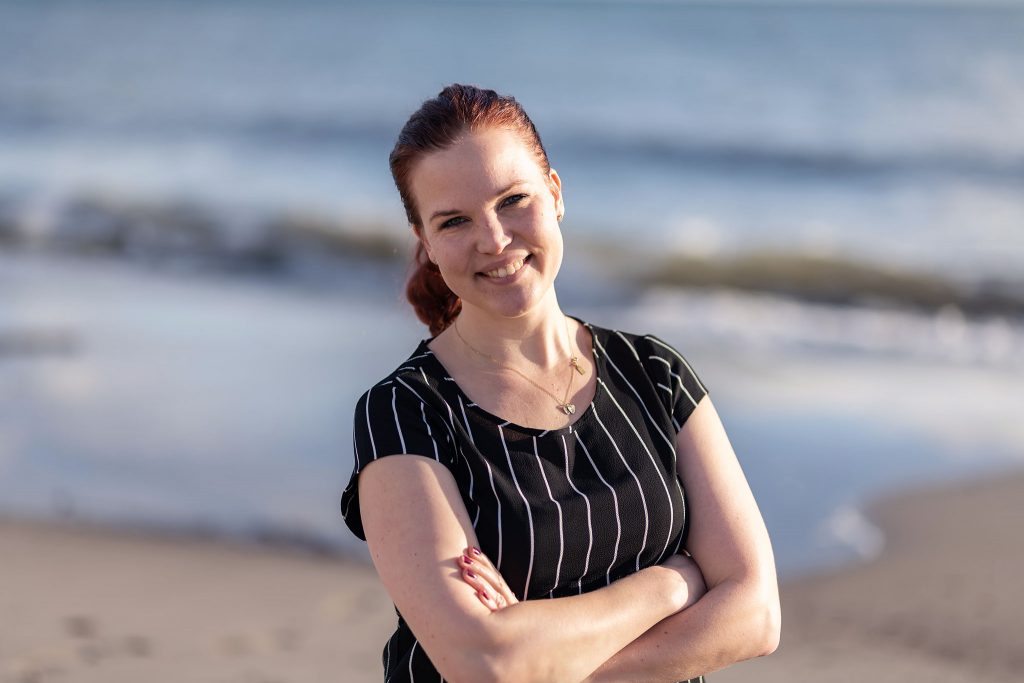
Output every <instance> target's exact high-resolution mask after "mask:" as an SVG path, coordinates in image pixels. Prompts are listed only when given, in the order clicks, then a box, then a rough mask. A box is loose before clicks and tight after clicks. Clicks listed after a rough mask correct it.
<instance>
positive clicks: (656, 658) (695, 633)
mask: <svg viewBox="0 0 1024 683" xmlns="http://www.w3.org/2000/svg"><path fill="white" fill-rule="evenodd" d="M676 444H677V457H678V461H677V462H678V471H679V475H680V477H681V478H682V481H683V482H684V483H685V485H686V489H685V490H686V495H687V499H688V509H689V510H690V515H691V525H690V531H689V536H688V540H687V549H688V551H689V552H690V553H691V554H692V555H693V558H694V559H695V560H696V562H697V565H698V566H699V567H700V569H701V572H702V573H703V575H704V580H705V582H706V584H707V588H708V591H707V593H706V594H704V596H703V597H701V598H700V599H698V600H697V602H696V603H695V604H693V605H692V606H691V607H688V608H687V609H685V610H683V611H681V612H678V613H677V614H674V615H672V616H670V617H668V618H666V619H665V620H663V621H661V622H659V623H658V624H657V625H656V626H655V627H653V628H651V629H649V630H648V631H647V632H645V633H644V634H643V635H642V636H640V637H639V638H637V639H636V640H635V641H633V642H631V643H630V644H629V645H628V646H626V647H625V648H623V649H622V650H621V651H620V652H618V653H617V654H616V655H615V656H613V657H611V658H610V659H609V660H608V661H606V662H604V663H603V664H602V665H601V666H600V667H599V668H598V669H597V671H595V672H594V673H593V674H592V675H591V676H590V677H589V678H588V679H587V681H588V682H590V683H612V682H616V683H621V682H624V681H630V682H634V681H645V682H648V683H653V682H655V681H681V680H686V679H689V678H693V677H696V676H699V675H701V674H705V673H708V672H711V671H715V670H717V669H721V668H723V667H726V666H728V665H730V664H732V663H735V662H738V661H742V660H744V659H750V658H753V657H757V656H760V655H766V654H770V653H771V652H773V651H774V650H775V648H776V647H777V646H778V642H779V631H780V620H781V617H780V607H779V593H778V584H777V580H776V576H775V561H774V557H773V554H772V548H771V543H770V541H769V539H768V532H767V530H766V529H765V526H764V522H763V520H762V518H761V514H760V512H759V511H758V508H757V504H756V502H755V501H754V496H753V494H752V493H751V491H750V487H749V486H748V485H747V481H746V478H745V477H744V476H743V472H742V470H741V469H740V465H739V462H738V461H737V459H736V455H735V453H734V452H733V449H732V445H731V444H730V443H729V438H728V436H727V435H726V433H725V429H724V428H723V427H722V423H721V420H720V419H719V417H718V413H717V412H716V411H715V408H714V406H713V405H712V403H711V398H710V397H709V396H705V397H704V398H703V399H702V400H701V402H700V404H699V405H698V406H697V407H696V408H695V409H694V412H693V414H692V415H691V416H690V418H689V419H688V420H687V421H686V423H685V424H684V425H683V429H682V430H681V431H680V432H679V434H678V435H677V438H676Z"/></svg>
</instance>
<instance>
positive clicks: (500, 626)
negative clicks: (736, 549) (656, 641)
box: [480, 567, 680, 682]
mask: <svg viewBox="0 0 1024 683" xmlns="http://www.w3.org/2000/svg"><path fill="white" fill-rule="evenodd" d="M665 571H669V570H664V569H663V568H661V567H649V568H648V569H645V570H641V571H640V572H637V573H636V574H632V575H630V576H627V577H624V578H622V579H620V580H618V581H616V582H614V583H612V584H611V585H609V586H606V587H604V588H601V589H598V590H595V591H591V592H589V593H584V594H582V595H573V596H569V597H564V598H555V599H551V600H527V601H523V602H519V603H517V604H514V605H511V606H509V607H507V608H505V609H502V610H498V611H497V612H493V613H492V614H491V615H489V617H488V619H490V620H493V621H491V623H490V624H488V626H487V627H486V628H485V629H484V631H485V633H486V638H487V640H488V642H487V644H486V647H484V648H483V650H482V652H481V655H480V656H481V657H483V658H485V659H487V660H488V661H487V663H486V666H485V667H483V668H484V670H488V671H493V672H496V675H495V676H493V678H495V679H496V680H502V681H504V680H508V681H516V682H520V681H581V680H583V679H585V678H586V677H587V676H588V675H589V674H590V673H591V672H593V671H594V670H595V669H597V667H598V666H600V665H601V664H602V663H604V662H606V661H607V660H608V659H609V658H610V657H612V656H613V655H614V654H615V653H616V652H619V651H620V650H622V649H623V648H624V647H626V646H627V645H628V644H629V643H631V642H633V641H635V640H636V639H637V638H639V637H640V636H641V635H642V634H643V633H645V632H646V631H648V630H649V629H650V628H651V627H652V626H654V625H655V624H657V623H659V622H660V621H662V620H664V619H665V618H666V617H667V616H669V615H671V614H674V613H675V612H676V611H677V610H678V608H679V607H680V604H679V603H678V602H677V599H676V597H675V595H674V594H673V593H672V592H671V590H672V588H671V587H672V585H673V581H672V580H670V579H669V578H667V575H660V573H661V572H665Z"/></svg>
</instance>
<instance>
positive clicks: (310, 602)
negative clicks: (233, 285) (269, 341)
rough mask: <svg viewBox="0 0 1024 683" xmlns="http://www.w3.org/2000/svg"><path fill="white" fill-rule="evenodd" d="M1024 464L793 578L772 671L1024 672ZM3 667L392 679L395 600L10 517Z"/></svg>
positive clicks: (354, 575) (935, 502)
mask: <svg viewBox="0 0 1024 683" xmlns="http://www.w3.org/2000/svg"><path fill="white" fill-rule="evenodd" d="M1022 495H1024V475H1019V474H1018V475H1014V476H1004V477H1000V478H998V479H996V480H988V481H985V482H975V483H968V484H961V485H959V486H957V487H954V488H946V489H941V490H928V491H922V492H914V493H910V494H905V495H902V496H900V497H897V498H892V499H888V500H884V501H881V502H880V503H879V504H877V505H875V506H874V507H873V508H872V510H871V515H870V516H871V518H872V519H873V520H874V521H876V522H877V523H878V524H879V525H880V526H881V528H882V529H883V530H884V532H885V535H886V548H885V550H884V552H883V554H882V556H881V557H880V558H879V559H878V560H876V561H874V562H871V563H869V564H866V565H863V566H858V567H853V568H848V569H844V570H841V571H837V572H834V573H831V574H828V575H823V576H816V577H811V578H802V579H799V580H796V581H793V582H788V583H785V584H784V585H783V611H784V622H785V623H784V632H783V642H782V646H781V647H780V649H779V651H778V652H776V653H775V654H774V655H772V656H771V657H768V658H763V659H759V660H756V661H753V662H746V663H743V664H740V665H737V666H735V667H733V668H731V669H729V670H726V671H722V672H718V673H716V674H714V676H713V679H714V680H715V681H720V682H721V683H739V682H745V681H758V682H760V683H764V682H768V683H771V682H773V681H821V682H825V683H828V682H831V681H835V682H837V683H838V682H841V681H843V682H845V681H853V680H861V677H870V680H874V681H923V680H927V681H932V682H939V683H941V682H944V681H950V682H952V681H974V682H977V681H1019V680H1021V678H1022V676H1024V648H1021V647H1020V633H1021V632H1022V628H1021V627H1022V625H1024V619H1022V617H1021V614H1022V613H1024V583H1022V582H1021V581H1020V580H1019V569H1020V567H1021V554H1022V551H1024V548H1022V547H1021V545H1020V543H1018V542H1016V541H1015V540H1014V539H1017V538H1019V529H1020V528H1021V526H1022V524H1024V507H1022V506H1021V505H1020V504H1019V502H1018V501H1020V500H1021V497H1022ZM0 557H2V558H3V561H2V562H0V614H3V619H2V620H0V681H2V682H3V683H27V682H29V681H33V682H38V681H81V682H83V683H89V682H92V681H103V682H104V683H117V682H119V681H140V680H145V681H153V682H159V681H223V682H234V681H238V682H242V681H245V682H257V681H260V682H267V683H269V682H271V681H280V682H285V681H288V682H295V681H311V682H312V681H325V680H338V681H346V682H351V683H361V682H363V681H366V682H370V681H379V680H381V675H382V672H381V669H380V649H381V647H382V645H383V642H384V639H385V638H386V636H387V634H389V633H390V631H391V628H392V625H393V621H394V611H393V609H392V605H391V602H390V600H389V599H388V596H387V594H386V593H385V592H384V591H383V589H382V588H381V587H380V585H379V583H378V582H377V579H376V575H375V574H374V572H373V570H372V568H371V567H369V566H367V565H365V564H362V563H360V562H358V561H352V560H347V559H339V558H331V557H322V556H320V557H318V556H315V555H313V554H302V553H295V552H290V551H283V550H275V549H273V548H261V547H252V546H242V545H234V544H230V543H225V542H222V541H213V540H202V539H181V538H153V537H147V536H145V535H143V534H138V533H130V532H124V531H109V530H104V529H98V528H94V527H84V526H82V525H76V524H73V523H54V522H33V521H19V520H10V519H8V520H4V521H0Z"/></svg>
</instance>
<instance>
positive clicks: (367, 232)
mask: <svg viewBox="0 0 1024 683" xmlns="http://www.w3.org/2000/svg"><path fill="white" fill-rule="evenodd" d="M578 234H579V235H585V234H586V231H583V230H581V231H579V233H578ZM413 245H414V240H413V239H412V238H411V237H410V236H409V233H408V231H407V230H406V229H405V227H404V226H397V225H395V226H387V225H382V224H381V225H372V224H362V225H357V224H348V223H344V222H341V221H338V220H336V219H332V218H330V217H329V216H326V215H318V214H312V213H305V214H304V213H296V212H289V211H272V210H257V209H252V208H248V209H245V208H243V209H240V208H237V207H225V206H211V205H203V204H200V203H197V202H183V201H178V202H175V201H166V202H147V201H141V200H137V201H129V200H125V199H114V198H110V197H104V196H98V195H76V196H71V197H66V198H63V199H46V200H44V199H40V198H33V199H26V198H25V197H21V198H16V197H13V196H6V197H4V196H0V247H6V248H7V249H10V250H38V251H53V252H61V253H70V254H77V255H90V254H93V255H95V254H101V255H108V256H113V257H117V258H124V259H130V260H136V261H142V262H145V263H166V264H171V265H175V266H185V267H194V268H199V269H209V270H215V271H225V272H233V271H245V272H256V273H265V274H297V275H304V274H306V275H308V274H310V273H312V274H315V275H323V274H325V273H326V274H328V276H329V277H334V278H336V279H337V278H342V279H344V278H348V279H351V277H353V276H352V275H351V274H350V273H349V270H348V268H347V267H338V266H339V265H344V264H351V263H354V262H359V263H362V264H378V265H388V266H389V267H390V268H391V269H392V270H394V271H397V270H399V269H400V268H402V267H406V266H407V264H408V263H409V259H410V257H411V253H410V250H411V247H412V246H413ZM574 248H575V249H577V251H578V253H579V256H580V258H581V259H582V261H583V264H582V265H580V266H578V267H577V268H578V270H576V271H574V272H575V273H576V274H577V275H580V278H577V279H583V280H587V278H592V277H593V276H594V275H595V274H596V275H600V277H601V279H602V280H612V281H614V282H617V283H618V285H619V289H626V290H638V291H645V290H651V289H656V288H660V287H666V286H667V287H671V288H677V289H679V288H685V289H690V290H693V289H699V290H709V289H710V290H740V291H747V292H760V293H770V294H775V295H780V296H783V297H787V298H790V299H796V300H802V301H806V302H813V303H816V304H827V305H832V306H867V307H899V308H905V309H913V310H918V311H930V312H939V311H946V312H949V311H956V312H958V313H962V314H963V315H966V316H973V317H980V316H1009V317H1013V318H1024V279H1008V278H1004V277H996V276H980V277H976V278H975V279H974V280H971V281H965V280H958V279H954V278H952V277H950V276H949V275H947V274H945V273H940V272H935V273H932V272H924V271H914V270H910V269H907V268H902V269H901V268H897V267H895V266H883V265H880V264H877V263H873V262H871V261H869V260H866V259H865V258H864V257H860V258H858V257H857V256H855V255H842V256H836V255H823V254H818V253H813V252H810V251H790V252H782V251H770V250H767V249H750V250H747V251H742V252H737V253H731V254H729V253H714V254H710V255H702V256H691V255H686V254H678V253H673V254H668V255H666V254H663V253H659V252H657V251H638V249H639V248H638V247H635V246H634V247H631V246H630V245H628V244H620V243H614V244H611V243H607V242H602V241H600V240H599V239H597V238H591V239H590V240H589V241H588V240H587V238H585V237H582V236H581V237H578V238H574ZM319 266H326V268H321V267H319ZM332 274H333V275H332ZM570 275H572V274H570ZM569 279H572V278H571V277H570V278H569ZM569 284H570V285H571V284H572V283H569Z"/></svg>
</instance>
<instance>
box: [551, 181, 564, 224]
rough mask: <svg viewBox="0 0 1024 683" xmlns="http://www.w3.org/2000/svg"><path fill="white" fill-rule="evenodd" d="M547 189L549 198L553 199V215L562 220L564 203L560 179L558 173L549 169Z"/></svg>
mask: <svg viewBox="0 0 1024 683" xmlns="http://www.w3.org/2000/svg"><path fill="white" fill-rule="evenodd" d="M548 187H549V188H550V189H551V196H552V197H554V199H555V215H556V216H558V220H562V217H563V216H564V215H565V202H564V201H563V200H562V179H561V178H559V177H558V171H556V170H555V169H551V170H550V171H549V172H548Z"/></svg>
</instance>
